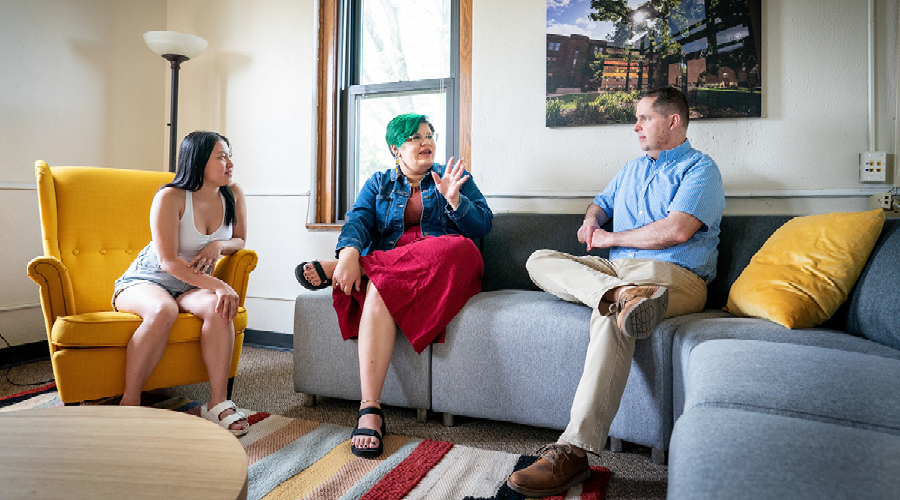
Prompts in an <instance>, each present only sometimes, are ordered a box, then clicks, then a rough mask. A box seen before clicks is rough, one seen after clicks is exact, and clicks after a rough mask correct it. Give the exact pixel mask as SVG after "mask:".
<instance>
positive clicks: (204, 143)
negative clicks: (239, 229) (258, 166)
mask: <svg viewBox="0 0 900 500" xmlns="http://www.w3.org/2000/svg"><path fill="white" fill-rule="evenodd" d="M219 141H225V144H227V145H228V149H229V150H230V149H231V143H230V142H228V138H227V137H225V136H224V135H221V134H217V133H215V132H208V131H205V130H197V131H194V132H191V133H190V134H188V135H187V137H185V138H184V139H183V140H182V141H181V148H180V149H179V150H178V164H177V166H176V167H175V179H174V180H173V181H172V182H170V183H169V184H166V185H165V186H163V187H177V188H181V189H184V190H185V191H197V190H198V189H200V188H201V187H203V172H204V171H205V170H206V163H207V162H208V161H209V157H210V156H212V152H213V149H215V148H216V143H217V142H219ZM219 192H220V193H221V194H222V197H224V198H225V225H228V226H230V225H233V224H234V220H235V214H234V193H233V192H231V186H221V187H219Z"/></svg>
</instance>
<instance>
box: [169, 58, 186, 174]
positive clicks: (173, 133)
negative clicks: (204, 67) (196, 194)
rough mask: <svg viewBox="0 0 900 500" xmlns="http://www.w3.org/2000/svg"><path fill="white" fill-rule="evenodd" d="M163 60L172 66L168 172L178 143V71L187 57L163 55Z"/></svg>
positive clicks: (171, 170) (172, 170) (173, 168)
mask: <svg viewBox="0 0 900 500" xmlns="http://www.w3.org/2000/svg"><path fill="white" fill-rule="evenodd" d="M163 58H164V59H166V60H167V61H169V63H170V64H171V66H172V108H171V111H170V112H169V172H174V171H175V144H176V141H178V130H177V128H178V70H179V69H181V63H182V62H184V61H187V60H188V57H187V56H181V55H178V54H164V55H163Z"/></svg>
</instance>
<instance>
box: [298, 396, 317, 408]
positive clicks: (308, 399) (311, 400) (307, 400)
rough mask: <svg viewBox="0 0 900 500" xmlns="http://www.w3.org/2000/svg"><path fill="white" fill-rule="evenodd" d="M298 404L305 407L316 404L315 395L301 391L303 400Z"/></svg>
mask: <svg viewBox="0 0 900 500" xmlns="http://www.w3.org/2000/svg"><path fill="white" fill-rule="evenodd" d="M300 405H301V406H306V407H311V406H316V395H315V394H306V393H303V402H302V403H300Z"/></svg>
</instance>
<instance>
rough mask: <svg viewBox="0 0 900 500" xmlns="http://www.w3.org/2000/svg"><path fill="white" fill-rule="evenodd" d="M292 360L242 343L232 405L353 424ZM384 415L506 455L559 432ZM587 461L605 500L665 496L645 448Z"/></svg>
mask: <svg viewBox="0 0 900 500" xmlns="http://www.w3.org/2000/svg"><path fill="white" fill-rule="evenodd" d="M292 362H293V361H292V354H291V353H290V352H284V351H275V350H270V349H258V348H253V347H247V346H245V347H244V351H243V353H242V355H241V363H240V366H239V368H238V374H237V377H236V378H235V387H234V394H233V399H234V401H235V403H236V404H237V405H238V406H239V407H241V408H250V409H253V410H255V411H263V412H267V413H273V414H277V415H284V416H286V417H293V418H303V419H307V420H316V421H320V422H327V423H333V424H337V425H343V426H349V427H353V426H354V424H355V421H354V420H355V416H356V409H357V403H356V402H351V401H344V400H338V399H330V398H321V397H320V398H317V399H318V400H317V404H316V406H313V407H307V406H303V403H304V397H303V396H302V395H300V394H297V393H295V392H294V390H293V374H292ZM8 377H9V379H10V380H11V381H12V382H15V383H36V382H43V381H47V380H50V381H52V378H53V372H52V369H51V368H50V362H49V361H39V362H35V363H30V364H27V365H23V366H17V367H13V368H12V369H11V370H10V371H9V374H8ZM27 389H28V387H21V386H15V385H12V384H10V383H9V382H8V381H7V377H6V376H3V375H0V397H2V396H6V395H10V394H14V393H18V392H22V391H23V390H27ZM158 392H161V393H163V394H165V395H168V396H183V397H186V398H190V399H193V400H197V401H205V400H206V398H207V396H208V392H207V386H206V384H195V385H189V386H180V387H174V388H170V389H164V390H161V391H158ZM385 413H386V416H387V420H388V433H393V434H400V435H405V436H415V437H420V438H424V439H434V440H438V441H451V442H453V443H456V444H461V445H466V446H471V447H476V448H484V449H489V450H499V451H506V452H509V453H519V454H534V453H535V452H536V451H537V449H538V448H540V447H541V446H542V445H543V444H546V443H549V442H553V441H555V440H556V438H557V437H558V436H559V433H560V431H558V430H552V429H542V428H537V427H528V426H524V425H517V424H511V423H506V422H494V421H489V420H480V419H469V418H465V417H457V418H456V425H455V426H454V427H444V426H443V425H441V422H440V415H429V418H428V420H427V421H426V422H424V423H419V422H417V421H416V411H415V410H412V409H406V408H395V407H386V408H385ZM591 465H602V466H604V467H607V468H609V469H610V470H612V473H613V475H612V479H611V480H610V482H609V485H608V486H607V490H606V498H607V499H610V500H618V499H664V498H665V497H666V481H667V468H666V466H662V465H654V464H653V463H652V462H651V461H650V450H649V449H648V448H644V447H639V446H628V443H625V449H624V451H622V452H621V453H612V452H610V451H608V450H607V451H604V452H603V453H602V454H601V455H600V456H599V457H598V456H591Z"/></svg>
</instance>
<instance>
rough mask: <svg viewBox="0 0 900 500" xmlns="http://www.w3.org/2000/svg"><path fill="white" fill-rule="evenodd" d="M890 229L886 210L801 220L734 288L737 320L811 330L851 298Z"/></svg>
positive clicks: (731, 306) (771, 243)
mask: <svg viewBox="0 0 900 500" xmlns="http://www.w3.org/2000/svg"><path fill="white" fill-rule="evenodd" d="M883 225H884V211H882V210H881V209H878V210H872V211H869V212H835V213H830V214H824V215H811V216H808V217H796V218H794V219H791V220H789V221H787V222H786V223H785V224H784V225H783V226H781V227H780V228H778V230H777V231H775V233H774V234H772V236H770V237H769V239H768V240H766V243H765V244H764V245H763V247H762V248H761V249H760V250H759V251H758V252H756V255H754V256H753V259H751V260H750V264H748V265H747V267H746V268H745V269H744V271H743V272H742V273H741V275H740V276H739V277H738V279H737V280H736V281H735V282H734V285H732V286H731V291H730V292H729V294H728V304H727V306H726V310H728V311H729V312H731V313H732V314H734V315H735V316H745V317H746V316H749V317H755V318H763V319H767V320H769V321H774V322H775V323H778V324H779V325H782V326H785V327H787V328H810V327H814V326H816V325H819V324H821V323H822V322H824V321H825V320H827V319H828V318H830V317H831V316H832V315H833V314H834V313H835V312H836V311H837V309H838V307H840V305H841V304H842V303H843V302H844V301H845V300H847V297H848V296H849V294H850V289H851V288H853V285H854V284H855V283H856V280H857V279H859V274H860V273H861V272H862V270H863V267H865V265H866V260H867V259H868V258H869V254H870V253H872V248H873V247H874V246H875V241H876V240H877V239H878V236H879V235H880V234H881V228H882V226H883Z"/></svg>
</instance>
